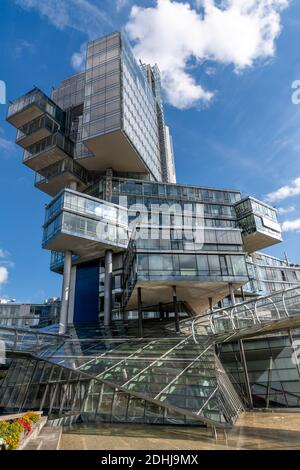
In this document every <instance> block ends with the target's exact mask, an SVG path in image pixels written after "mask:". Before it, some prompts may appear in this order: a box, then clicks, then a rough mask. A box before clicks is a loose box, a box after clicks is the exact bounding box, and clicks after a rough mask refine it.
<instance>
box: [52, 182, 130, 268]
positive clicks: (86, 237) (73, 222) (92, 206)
mask: <svg viewBox="0 0 300 470" xmlns="http://www.w3.org/2000/svg"><path fill="white" fill-rule="evenodd" d="M127 245H128V231H127V210H126V209H124V208H123V207H120V206H117V205H115V204H111V203H108V202H106V201H102V200H100V199H97V198H93V197H91V196H86V195H83V194H81V193H77V192H76V191H72V190H69V189H67V190H65V191H63V192H61V193H60V194H59V195H58V196H57V197H56V198H55V199H54V200H53V201H52V202H51V203H50V204H49V205H48V206H47V208H46V221H45V225H44V237H43V248H45V249H47V250H52V251H58V252H64V251H66V250H71V251H72V252H73V254H74V255H77V256H79V257H80V261H83V260H89V259H93V258H95V257H101V256H103V255H104V253H105V250H106V249H112V250H113V251H115V252H119V251H123V250H125V249H126V248H127Z"/></svg>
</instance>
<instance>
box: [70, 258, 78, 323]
mask: <svg viewBox="0 0 300 470" xmlns="http://www.w3.org/2000/svg"><path fill="white" fill-rule="evenodd" d="M76 272H77V267H76V266H72V269H71V280H70V291H69V307H68V325H71V324H73V319H74V303H75V285H76Z"/></svg>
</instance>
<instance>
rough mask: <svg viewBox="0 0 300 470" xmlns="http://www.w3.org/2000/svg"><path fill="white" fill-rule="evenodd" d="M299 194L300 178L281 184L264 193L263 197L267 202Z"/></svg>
mask: <svg viewBox="0 0 300 470" xmlns="http://www.w3.org/2000/svg"><path fill="white" fill-rule="evenodd" d="M299 194H300V178H296V179H294V180H293V181H292V182H291V183H290V184H287V185H285V186H282V187H281V188H279V189H277V190H276V191H273V192H271V193H269V194H267V195H266V197H265V199H266V201H267V202H269V203H274V202H278V201H283V200H284V199H287V198H289V197H293V196H298V195H299Z"/></svg>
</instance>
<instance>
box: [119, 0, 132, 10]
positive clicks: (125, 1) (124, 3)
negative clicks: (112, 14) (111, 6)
mask: <svg viewBox="0 0 300 470" xmlns="http://www.w3.org/2000/svg"><path fill="white" fill-rule="evenodd" d="M129 3H130V0H116V8H117V11H120V10H122V9H123V8H125V7H127V6H128V5H129Z"/></svg>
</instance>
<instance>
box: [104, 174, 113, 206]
mask: <svg viewBox="0 0 300 470" xmlns="http://www.w3.org/2000/svg"><path fill="white" fill-rule="evenodd" d="M112 177H113V170H112V168H107V170H106V178H105V200H106V201H108V202H111V199H112Z"/></svg>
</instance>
